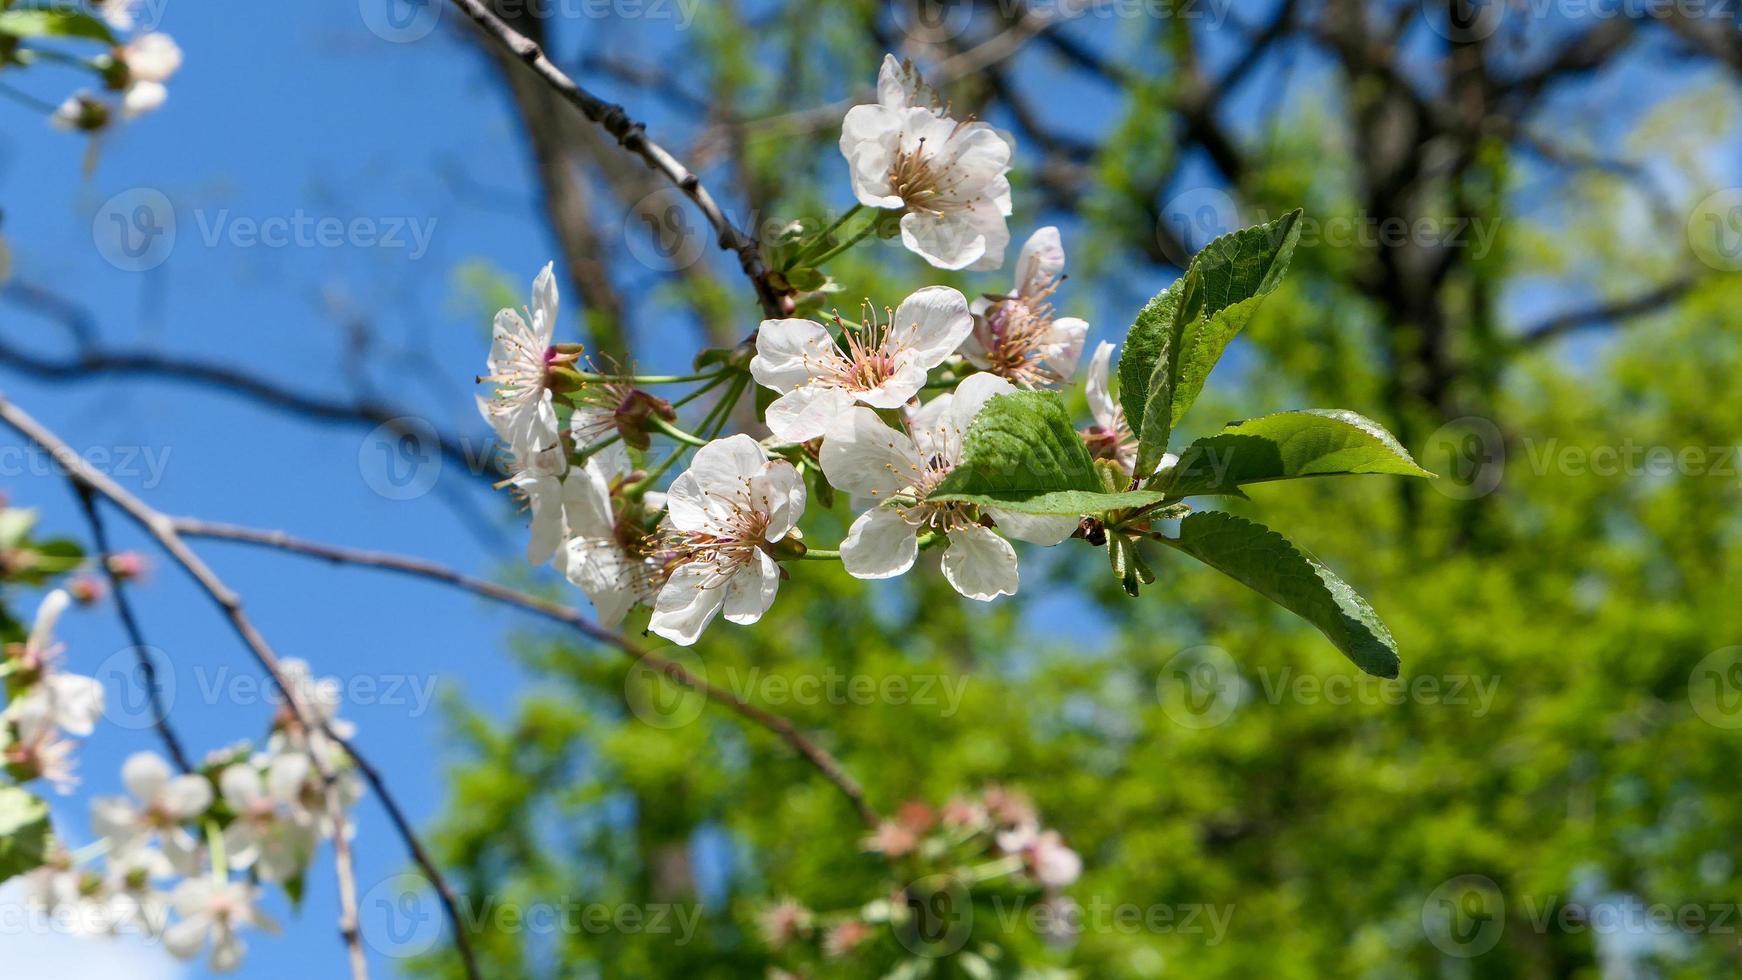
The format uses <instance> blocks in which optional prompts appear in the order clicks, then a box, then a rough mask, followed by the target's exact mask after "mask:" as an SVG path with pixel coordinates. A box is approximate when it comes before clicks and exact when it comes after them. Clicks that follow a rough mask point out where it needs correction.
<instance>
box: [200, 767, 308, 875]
mask: <svg viewBox="0 0 1742 980" xmlns="http://www.w3.org/2000/svg"><path fill="white" fill-rule="evenodd" d="M310 772H311V762H310V759H309V757H308V756H306V755H301V754H298V753H285V754H281V755H276V756H272V757H270V758H269V759H268V760H267V764H266V772H265V774H264V776H262V774H261V772H260V770H259V768H257V767H256V765H255V764H254V763H253V762H248V763H239V764H237V765H232V766H229V767H227V768H226V769H225V770H224V771H223V773H222V774H220V775H219V777H218V787H219V789H220V790H221V791H222V793H223V796H224V802H225V803H226V804H228V805H229V807H230V809H231V810H232V811H233V812H234V813H235V814H236V819H235V820H234V821H232V822H231V824H230V825H229V826H228V827H226V828H224V852H225V853H226V854H227V855H229V859H230V866H231V867H234V868H237V869H243V868H249V867H252V868H253V869H254V871H255V873H256V874H258V875H259V876H260V878H261V879H262V880H264V881H273V882H280V881H286V880H289V879H290V878H293V877H295V876H296V874H297V872H299V871H301V870H302V869H303V867H304V866H306V865H307V864H308V861H309V858H310V857H312V856H313V854H314V849H315V843H316V841H317V840H318V835H317V833H316V822H317V821H316V816H315V814H312V813H310V812H309V811H308V810H307V809H306V808H305V807H304V805H303V789H304V787H305V785H306V784H307V783H308V781H309V774H310Z"/></svg>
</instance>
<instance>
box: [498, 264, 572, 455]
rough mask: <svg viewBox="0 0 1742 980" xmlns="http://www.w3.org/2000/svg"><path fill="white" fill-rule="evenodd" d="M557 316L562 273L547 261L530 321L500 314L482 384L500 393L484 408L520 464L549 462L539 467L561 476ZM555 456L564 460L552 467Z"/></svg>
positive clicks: (536, 288) (514, 314)
mask: <svg viewBox="0 0 1742 980" xmlns="http://www.w3.org/2000/svg"><path fill="white" fill-rule="evenodd" d="M556 316H557V289H556V273H555V271H554V270H553V267H552V264H551V263H548V262H547V263H545V266H544V268H543V269H542V270H540V272H539V273H538V277H537V278H535V279H534V280H533V281H532V306H531V308H530V309H529V310H527V314H526V316H525V317H522V316H521V315H520V314H519V313H517V312H515V311H514V310H511V309H503V310H500V311H498V312H497V314H496V323H495V326H494V328H493V330H492V335H493V338H492V342H491V345H490V357H489V367H490V373H489V374H486V375H484V376H482V377H480V378H479V379H478V380H479V381H489V382H492V383H493V384H494V385H495V386H496V390H495V393H494V395H493V396H492V397H490V398H488V399H480V400H479V403H478V404H479V409H480V410H481V411H482V412H483V413H484V417H485V418H486V419H487V420H489V422H490V424H491V426H492V427H494V428H495V430H496V433H497V435H499V436H501V438H502V441H503V442H505V443H507V445H508V449H509V451H510V452H512V453H513V454H514V455H515V456H516V457H517V458H518V459H520V460H521V461H523V462H530V461H534V460H543V461H547V462H545V463H544V464H543V465H541V466H540V467H538V468H539V469H541V470H544V471H550V470H553V469H554V471H555V472H558V473H560V472H561V470H562V467H561V465H560V455H561V452H562V440H561V437H560V435H559V433H558V429H557V417H556V407H555V405H554V404H553V403H552V396H551V389H550V386H549V384H548V383H547V382H548V376H549V373H550V369H551V367H553V366H554V365H555V364H557V363H559V362H560V361H562V360H563V359H564V358H565V355H563V354H561V353H559V352H558V351H557V350H556V349H555V348H554V347H552V346H551V338H552V336H553V334H554V332H555V330H556ZM553 453H554V454H556V455H557V456H558V457H559V460H558V462H556V463H550V462H548V460H549V459H550V456H551V455H552V454H553Z"/></svg>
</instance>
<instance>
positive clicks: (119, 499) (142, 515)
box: [0, 395, 481, 980]
mask: <svg viewBox="0 0 1742 980" xmlns="http://www.w3.org/2000/svg"><path fill="white" fill-rule="evenodd" d="M0 421H4V422H5V423H6V424H7V425H9V426H11V427H12V428H13V429H14V430H16V431H17V432H18V433H19V434H20V435H22V436H24V437H25V438H26V439H29V440H30V441H31V442H34V443H36V445H38V446H39V447H41V448H42V450H43V451H44V452H47V453H48V454H49V455H51V456H53V457H54V458H55V459H56V460H57V461H59V462H60V463H61V465H62V466H64V467H66V470H67V475H68V477H69V478H70V479H72V480H73V481H74V482H76V483H77V484H79V485H81V486H83V487H85V488H87V489H88V490H89V491H90V492H92V493H95V494H98V495H101V496H103V497H105V498H107V499H108V500H109V501H110V502H112V503H114V504H115V505H116V506H118V507H120V508H121V510H122V511H124V512H125V513H126V514H127V516H129V517H131V518H132V519H133V520H134V521H135V522H136V523H137V524H138V525H139V526H140V527H141V528H143V529H144V530H145V531H146V533H148V534H150V535H151V536H152V537H153V538H154V539H156V541H157V543H158V544H159V545H161V546H162V547H163V550H164V551H165V552H167V553H168V554H169V556H170V557H171V558H173V559H174V560H175V562H176V564H178V565H180V566H181V567H182V569H183V570H185V571H186V572H187V573H188V574H189V575H190V576H192V577H193V579H194V581H195V582H196V583H198V584H199V586H200V588H201V589H202V590H203V591H204V592H205V593H206V595H207V596H209V597H210V598H211V600H212V601H213V602H214V603H216V604H217V606H218V607H219V609H220V610H222V611H223V614H224V617H225V618H226V619H228V620H229V621H230V625H231V627H232V628H233V629H234V630H235V632H236V634H237V635H238V636H239V637H240V638H241V639H242V642H243V644H244V645H245V646H246V647H247V648H248V650H249V652H250V653H252V654H253V656H254V659H255V661H256V662H258V663H259V664H260V667H261V668H262V669H263V670H264V671H266V673H267V675H268V676H270V677H271V678H272V680H273V682H274V683H276V684H277V685H278V686H279V689H280V690H282V691H283V692H284V695H285V703H286V704H288V705H289V706H290V709H291V713H292V715H293V716H294V717H295V718H296V720H297V722H298V723H299V724H301V725H302V726H303V728H304V729H305V730H308V731H316V730H318V731H320V732H321V733H322V734H324V735H325V736H326V737H327V738H330V739H332V740H333V742H334V743H336V744H338V745H339V746H340V747H342V748H343V749H344V750H345V752H346V754H347V755H349V756H350V757H351V760H352V761H353V762H354V763H355V764H356V766H357V768H358V770H359V771H361V772H362V773H363V778H364V779H365V780H367V781H368V783H369V785H370V787H371V788H372V789H374V790H375V793H376V796H377V798H378V799H380V800H381V804H382V806H383V807H384V808H385V809H386V810H387V814H388V816H389V818H390V819H391V820H392V821H393V824H394V827H395V828H396V829H397V830H398V832H399V835H400V837H401V838H402V839H403V840H404V841H405V844H406V847H407V849H409V850H410V851H411V855H412V859H413V860H415V861H416V862H417V864H418V866H419V867H420V868H422V869H423V872H424V874H425V875H427V876H428V878H429V881H430V884H431V885H432V886H433V887H434V888H435V889H436V891H437V893H438V894H439V895H440V896H441V900H442V907H443V909H444V910H445V911H446V913H447V916H448V921H449V923H450V925H451V927H452V929H453V932H454V945H455V946H456V947H457V948H458V950H459V953H460V958H461V960H462V961H463V963H464V965H465V968H466V975H467V976H468V977H470V978H471V980H480V977H481V975H480V974H479V972H478V964H477V961H476V959H475V958H474V956H473V954H472V943H471V938H470V936H469V935H468V933H467V931H466V924H465V920H464V919H462V918H461V916H460V913H459V908H458V906H457V905H455V903H454V897H453V890H452V889H451V888H450V887H449V886H448V883H447V878H446V877H445V876H444V875H443V874H442V872H441V869H440V868H439V867H437V866H436V864H435V862H434V861H432V860H431V859H430V857H429V853H428V852H427V851H426V850H425V849H424V846H423V842H422V841H420V840H419V839H418V836H417V832H416V831H415V830H414V829H412V826H411V822H410V821H409V820H408V819H406V816H405V812H404V811H403V810H402V809H401V808H400V806H399V803H398V801H397V800H396V799H395V798H394V797H393V795H392V793H391V791H389V790H388V788H387V784H386V781H385V780H383V779H382V778H381V774H380V772H379V771H378V770H376V769H375V767H374V766H373V765H371V764H370V763H369V761H368V760H367V759H365V758H364V757H363V755H362V754H361V753H360V752H358V751H357V749H356V747H355V746H354V745H353V744H352V743H351V742H350V740H349V739H346V738H345V737H343V736H341V735H339V734H338V733H337V732H335V731H334V730H333V727H332V725H331V724H329V723H328V722H326V721H324V720H323V721H320V722H319V724H316V723H315V719H317V718H318V717H319V716H318V715H316V714H315V713H314V712H311V711H309V710H308V705H307V704H306V703H305V696H304V693H303V691H302V690H301V688H300V687H299V686H298V685H295V684H291V683H290V682H289V681H287V680H286V679H285V677H284V672H283V668H282V666H281V664H280V662H279V659H278V655H277V654H275V653H273V651H272V648H271V647H270V646H269V645H268V644H267V642H266V638H265V637H264V636H262V635H261V633H260V631H259V630H258V629H257V628H256V627H255V626H254V623H253V621H252V620H250V619H249V618H248V615H247V613H245V612H243V611H242V599H241V597H240V596H238V595H237V594H236V593H235V592H232V591H231V590H230V588H229V586H227V585H225V584H224V581H223V579H221V578H219V577H218V576H217V574H216V573H215V572H213V571H212V570H211V568H210V567H208V566H207V565H206V563H205V562H204V561H202V560H201V559H200V557H199V555H197V554H195V553H194V552H193V550H192V549H190V548H189V547H188V546H187V543H186V542H185V541H183V540H182V538H181V535H180V534H178V533H177V531H176V526H175V522H174V521H172V520H170V518H169V517H168V516H167V515H165V514H163V513H162V512H160V511H157V510H154V509H152V508H151V507H150V506H149V505H147V504H146V503H145V502H144V501H142V500H140V499H139V498H138V497H135V496H134V495H133V494H131V493H129V492H127V491H126V490H125V489H123V488H122V487H121V486H120V485H119V484H117V483H116V482H115V481H114V480H112V479H110V478H109V476H108V474H106V473H104V472H102V471H101V470H99V469H97V468H95V467H93V466H91V465H90V464H89V463H87V462H85V460H84V459H83V458H82V457H81V456H80V455H79V454H78V453H77V452H75V451H74V450H73V448H72V447H71V446H68V445H67V444H66V442H64V441H63V440H62V439H61V438H60V437H58V436H56V435H55V434H54V433H53V432H52V431H50V430H49V429H48V428H47V427H45V426H44V425H43V424H42V423H40V422H38V421H37V420H36V419H34V418H32V417H31V416H30V415H29V414H28V413H26V412H25V411H24V410H23V409H21V408H19V407H18V406H17V405H15V404H13V403H12V402H11V401H10V400H9V399H7V398H6V397H5V396H4V395H0ZM315 761H316V765H317V766H319V767H320V768H321V769H322V770H323V771H322V776H323V777H324V778H325V779H326V780H327V782H328V786H329V789H330V787H331V779H332V777H331V774H330V773H327V772H325V771H324V770H325V766H324V765H322V764H321V763H320V760H319V759H318V758H317V759H316V760H315ZM335 829H336V830H338V831H340V832H341V833H342V831H343V826H342V820H341V822H340V826H338V827H336V828H335ZM338 846H343V845H339V844H335V847H338ZM352 904H354V902H353V903H352ZM353 912H354V909H353Z"/></svg>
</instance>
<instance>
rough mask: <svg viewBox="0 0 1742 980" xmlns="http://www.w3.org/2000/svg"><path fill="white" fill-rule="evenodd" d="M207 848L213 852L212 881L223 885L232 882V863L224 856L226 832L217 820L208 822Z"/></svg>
mask: <svg viewBox="0 0 1742 980" xmlns="http://www.w3.org/2000/svg"><path fill="white" fill-rule="evenodd" d="M206 846H207V847H209V848H211V850H212V880H213V881H214V882H217V883H218V884H220V885H222V884H224V883H225V882H228V881H229V880H230V862H229V859H228V858H227V857H226V856H225V855H224V832H223V831H221V830H219V829H218V822H217V821H216V820H207V821H206Z"/></svg>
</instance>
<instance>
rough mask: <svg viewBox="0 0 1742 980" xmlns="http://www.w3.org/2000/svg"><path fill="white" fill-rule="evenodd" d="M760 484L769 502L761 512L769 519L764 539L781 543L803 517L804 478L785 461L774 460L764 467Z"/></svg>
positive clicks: (760, 490)
mask: <svg viewBox="0 0 1742 980" xmlns="http://www.w3.org/2000/svg"><path fill="white" fill-rule="evenodd" d="M757 484H758V486H757V489H758V491H759V492H760V493H761V494H762V495H763V499H764V500H765V501H766V503H764V504H761V505H760V506H761V509H762V512H763V513H766V514H767V515H768V526H767V528H766V529H764V531H763V536H764V538H765V539H766V540H768V541H779V540H780V539H781V538H784V537H786V535H787V532H789V531H791V530H792V529H793V526H794V525H796V524H797V523H798V520H799V518H801V517H803V516H804V505H805V489H804V477H802V476H799V475H798V468H797V467H795V466H793V465H792V464H791V463H789V462H787V461H786V460H784V459H773V460H769V461H768V462H767V463H765V464H763V469H762V476H761V477H760V478H759V479H758V480H757Z"/></svg>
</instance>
